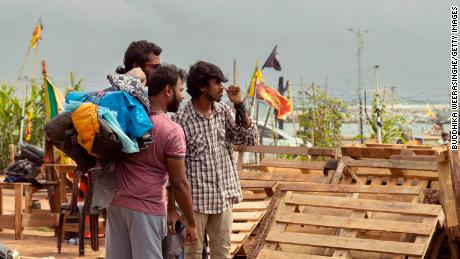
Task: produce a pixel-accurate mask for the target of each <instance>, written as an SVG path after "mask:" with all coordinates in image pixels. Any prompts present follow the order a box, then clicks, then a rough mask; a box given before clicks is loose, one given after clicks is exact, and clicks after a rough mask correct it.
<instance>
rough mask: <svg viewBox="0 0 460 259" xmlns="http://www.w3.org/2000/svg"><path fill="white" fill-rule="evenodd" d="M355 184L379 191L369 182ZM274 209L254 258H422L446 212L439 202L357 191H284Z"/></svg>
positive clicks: (402, 188) (366, 189)
mask: <svg viewBox="0 0 460 259" xmlns="http://www.w3.org/2000/svg"><path fill="white" fill-rule="evenodd" d="M325 188H330V189H328V190H327V192H329V191H332V192H336V191H337V189H331V188H339V190H341V191H342V192H348V191H351V192H355V191H357V190H356V189H352V188H357V187H356V186H355V187H325ZM340 188H342V189H340ZM344 188H345V189H344ZM346 188H351V189H350V190H346ZM359 188H363V189H362V190H361V191H362V192H363V191H364V192H378V191H377V190H372V188H375V187H373V186H367V187H366V186H364V187H361V186H360V187H359ZM377 188H380V187H377ZM392 188H393V187H392ZM394 188H396V189H397V188H400V189H401V190H406V191H407V190H409V189H411V188H412V187H399V186H395V187H394ZM318 189H321V187H318V188H317V190H318ZM317 190H315V191H317ZM393 191H396V190H393ZM412 191H413V190H412ZM403 192H404V191H403ZM325 193H326V192H324V194H325ZM350 194H351V193H350ZM274 215H275V216H274V220H273V222H272V224H271V227H270V229H269V231H268V235H267V237H266V239H265V240H266V241H265V242H264V244H263V249H262V250H261V251H260V253H259V254H258V258H288V257H290V258H327V257H332V256H335V257H340V256H344V257H345V256H348V257H351V258H404V256H410V258H423V256H424V254H425V253H426V251H427V249H428V245H429V243H430V240H431V238H432V236H433V233H434V231H435V230H436V227H437V225H438V223H439V222H442V221H443V218H444V214H443V212H442V209H441V207H440V206H439V205H430V204H419V203H409V202H395V201H383V200H375V199H363V198H361V197H360V193H353V194H352V195H351V196H348V197H337V196H328V195H318V194H306V193H304V192H299V191H287V192H282V195H281V199H280V203H279V206H278V209H277V211H276V213H275V214H274Z"/></svg>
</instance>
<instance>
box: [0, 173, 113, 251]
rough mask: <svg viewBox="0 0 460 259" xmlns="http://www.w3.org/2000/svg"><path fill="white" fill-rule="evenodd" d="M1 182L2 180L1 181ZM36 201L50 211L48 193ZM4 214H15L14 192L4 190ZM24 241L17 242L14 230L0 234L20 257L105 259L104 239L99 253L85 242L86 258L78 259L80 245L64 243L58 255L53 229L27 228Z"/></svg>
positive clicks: (0, 239) (3, 240) (38, 195)
mask: <svg viewBox="0 0 460 259" xmlns="http://www.w3.org/2000/svg"><path fill="white" fill-rule="evenodd" d="M0 180H1V179H0ZM34 199H38V200H39V201H40V205H41V207H42V209H49V203H48V200H47V199H46V193H37V194H35V195H34ZM3 213H4V214H5V215H8V214H14V196H13V190H9V189H6V190H3ZM23 233H24V239H23V240H15V239H14V230H12V229H3V231H2V232H0V243H2V244H4V245H6V246H7V247H8V248H9V249H10V250H13V249H16V250H17V251H18V252H19V255H20V256H26V257H35V258H42V257H51V258H53V257H54V258H88V259H89V258H91V259H95V258H101V257H102V258H103V254H104V239H99V247H100V248H99V252H94V251H92V250H91V245H90V240H89V239H86V240H85V257H78V245H70V244H67V243H66V242H65V241H64V242H63V243H62V251H61V254H58V253H57V248H56V238H55V237H54V231H53V229H51V228H26V229H24V232H23Z"/></svg>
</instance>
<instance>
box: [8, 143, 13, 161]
mask: <svg viewBox="0 0 460 259" xmlns="http://www.w3.org/2000/svg"><path fill="white" fill-rule="evenodd" d="M8 147H9V151H10V163H14V145H13V144H10V145H9V146H8Z"/></svg>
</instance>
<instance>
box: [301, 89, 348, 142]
mask: <svg viewBox="0 0 460 259" xmlns="http://www.w3.org/2000/svg"><path fill="white" fill-rule="evenodd" d="M307 102H308V107H307V108H304V109H303V111H302V114H300V115H299V125H300V127H302V128H303V129H301V130H299V132H298V135H299V137H300V138H302V140H303V141H304V144H307V141H309V142H311V143H313V145H314V146H315V147H338V146H340V145H341V140H342V135H341V131H340V130H341V127H342V121H343V119H344V118H345V116H346V114H345V113H344V109H345V107H346V106H345V103H344V102H343V101H341V100H339V99H337V98H335V97H333V96H331V95H330V94H329V95H328V94H326V92H324V91H322V90H321V89H320V88H319V87H318V86H312V87H311V89H310V91H309V92H307Z"/></svg>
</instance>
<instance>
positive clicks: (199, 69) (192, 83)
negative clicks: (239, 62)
mask: <svg viewBox="0 0 460 259" xmlns="http://www.w3.org/2000/svg"><path fill="white" fill-rule="evenodd" d="M211 79H216V80H217V82H218V83H220V82H227V81H228V79H227V78H226V77H225V76H224V74H223V73H222V71H221V70H220V68H219V67H218V66H216V65H214V64H211V63H208V62H205V61H198V62H196V63H195V64H193V65H191V66H190V69H189V71H188V76H187V93H188V94H189V95H190V96H191V97H192V99H196V98H198V97H200V95H201V90H200V88H201V87H203V86H207V85H208V84H209V80H211Z"/></svg>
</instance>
